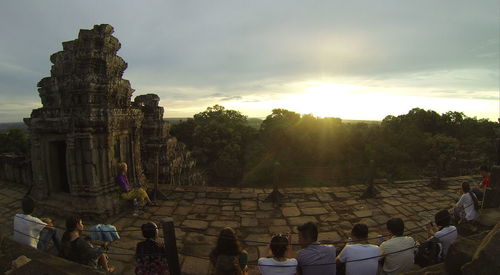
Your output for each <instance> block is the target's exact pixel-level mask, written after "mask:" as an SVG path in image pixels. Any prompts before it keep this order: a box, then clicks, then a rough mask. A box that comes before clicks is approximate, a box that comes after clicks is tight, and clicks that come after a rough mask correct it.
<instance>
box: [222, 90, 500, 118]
mask: <svg viewBox="0 0 500 275" xmlns="http://www.w3.org/2000/svg"><path fill="white" fill-rule="evenodd" d="M282 88H283V91H287V92H288V93H287V94H284V95H280V96H276V95H274V96H269V97H267V98H266V99H260V98H250V100H232V101H228V102H225V103H224V106H226V107H229V108H234V109H237V110H240V111H242V112H244V113H246V114H249V115H250V116H260V117H265V116H266V115H268V114H269V113H270V112H271V110H272V109H276V108H283V109H287V110H290V111H294V112H298V113H301V114H312V115H315V116H318V117H339V118H342V119H360V120H382V119H384V118H385V117H386V116H387V115H401V114H406V113H408V111H409V110H411V109H413V108H417V107H418V108H424V109H430V110H434V111H437V112H441V113H444V112H447V111H456V110H460V111H462V112H464V113H465V114H473V116H479V117H494V116H495V114H493V113H488V112H485V113H477V110H495V108H497V105H496V104H498V103H497V102H495V101H494V100H482V99H467V98H442V97H432V96H430V95H429V94H421V95H418V91H415V90H410V89H405V88H397V89H394V88H388V87H380V86H379V87H366V86H358V85H347V84H333V83H329V82H321V81H306V82H295V83H290V84H287V85H285V86H284V87H282ZM401 92H403V94H405V95H401V94H399V93H401Z"/></svg>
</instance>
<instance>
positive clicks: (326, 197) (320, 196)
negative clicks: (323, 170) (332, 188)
mask: <svg viewBox="0 0 500 275" xmlns="http://www.w3.org/2000/svg"><path fill="white" fill-rule="evenodd" d="M316 196H318V199H319V201H321V202H331V201H333V198H332V196H330V194H327V193H317V194H316Z"/></svg>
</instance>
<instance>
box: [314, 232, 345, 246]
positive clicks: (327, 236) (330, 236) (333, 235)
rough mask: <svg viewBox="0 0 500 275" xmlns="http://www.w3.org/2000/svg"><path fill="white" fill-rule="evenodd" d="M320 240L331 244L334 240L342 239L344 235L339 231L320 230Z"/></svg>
mask: <svg viewBox="0 0 500 275" xmlns="http://www.w3.org/2000/svg"><path fill="white" fill-rule="evenodd" d="M318 240H319V241H320V242H321V243H325V244H331V243H332V242H338V241H341V240H342V237H341V236H340V235H339V233H338V232H337V231H329V232H319V234H318Z"/></svg>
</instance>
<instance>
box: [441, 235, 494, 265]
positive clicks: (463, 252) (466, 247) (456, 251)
mask: <svg viewBox="0 0 500 275" xmlns="http://www.w3.org/2000/svg"><path fill="white" fill-rule="evenodd" d="M485 235H486V234H479V235H475V236H469V237H462V236H459V237H458V239H457V240H455V241H454V242H453V243H452V244H451V246H450V248H449V249H448V254H446V258H445V260H444V266H445V269H446V271H447V272H448V274H460V273H461V272H460V268H461V267H462V265H464V264H466V263H467V262H470V261H471V260H472V257H473V255H474V252H475V251H476V249H477V248H478V247H479V244H480V243H481V241H482V239H483V238H484V236H485Z"/></svg>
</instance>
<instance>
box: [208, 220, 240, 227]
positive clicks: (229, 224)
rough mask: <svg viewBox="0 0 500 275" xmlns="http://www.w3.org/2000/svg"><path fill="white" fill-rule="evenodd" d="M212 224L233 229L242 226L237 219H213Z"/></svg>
mask: <svg viewBox="0 0 500 275" xmlns="http://www.w3.org/2000/svg"><path fill="white" fill-rule="evenodd" d="M210 226H213V227H220V228H224V227H231V228H233V229H236V228H238V227H240V223H239V222H237V221H213V222H212V223H211V224H210Z"/></svg>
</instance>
